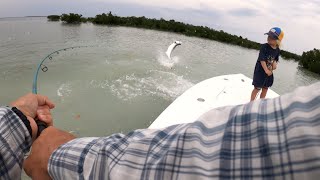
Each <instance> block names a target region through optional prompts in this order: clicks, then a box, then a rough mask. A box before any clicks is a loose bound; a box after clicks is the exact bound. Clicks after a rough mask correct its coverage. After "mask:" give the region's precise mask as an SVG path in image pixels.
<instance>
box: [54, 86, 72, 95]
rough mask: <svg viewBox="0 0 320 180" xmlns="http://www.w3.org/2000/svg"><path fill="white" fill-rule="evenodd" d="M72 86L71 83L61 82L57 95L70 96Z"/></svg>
mask: <svg viewBox="0 0 320 180" xmlns="http://www.w3.org/2000/svg"><path fill="white" fill-rule="evenodd" d="M71 88H72V86H71V84H70V83H64V84H61V85H60V87H59V88H58V90H57V95H58V96H59V97H67V96H70V94H71V93H72V89H71Z"/></svg>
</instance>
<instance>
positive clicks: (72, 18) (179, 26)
mask: <svg viewBox="0 0 320 180" xmlns="http://www.w3.org/2000/svg"><path fill="white" fill-rule="evenodd" d="M48 18H49V17H48ZM61 21H63V22H65V23H81V22H92V23H94V24H101V25H114V26H127V27H136V28H145V29H154V30H160V31H168V32H174V33H179V34H183V35H186V36H193V37H199V38H205V39H210V40H215V41H219V42H223V43H228V44H232V45H237V46H241V47H245V48H249V49H257V50H259V49H260V46H261V44H260V43H257V42H254V41H251V40H248V39H247V38H243V37H241V36H236V35H232V34H229V33H226V32H224V31H222V30H220V31H217V30H214V29H212V28H209V27H203V26H194V25H191V24H185V23H182V22H176V21H175V20H169V21H167V20H164V19H162V18H161V19H160V20H158V19H149V18H146V17H144V16H143V17H119V16H116V15H113V14H112V13H111V12H109V13H108V14H105V13H103V14H99V15H96V17H94V18H84V17H82V15H81V14H80V15H79V14H73V13H70V14H69V15H68V14H63V15H62V16H61ZM315 51H316V50H312V51H309V52H306V53H305V52H304V53H303V56H300V55H298V54H294V53H291V52H288V51H284V50H281V57H282V58H284V59H293V60H295V61H300V64H301V65H302V66H303V67H304V68H306V69H309V70H311V71H313V72H316V73H319V74H320V60H319V58H320V57H319V56H320V55H319V50H317V51H316V52H317V53H315ZM311 52H312V53H315V54H317V56H315V58H314V59H313V61H311V60H310V57H311V55H310V54H312V53H311ZM316 58H318V59H317V60H316Z"/></svg>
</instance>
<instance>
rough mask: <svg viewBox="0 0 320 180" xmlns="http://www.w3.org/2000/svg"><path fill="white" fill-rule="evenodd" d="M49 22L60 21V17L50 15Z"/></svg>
mask: <svg viewBox="0 0 320 180" xmlns="http://www.w3.org/2000/svg"><path fill="white" fill-rule="evenodd" d="M47 18H48V20H49V21H60V16H59V15H50V16H48V17H47Z"/></svg>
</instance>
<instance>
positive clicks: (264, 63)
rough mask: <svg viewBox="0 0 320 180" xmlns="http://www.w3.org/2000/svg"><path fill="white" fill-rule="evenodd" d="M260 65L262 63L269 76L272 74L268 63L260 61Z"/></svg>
mask: <svg viewBox="0 0 320 180" xmlns="http://www.w3.org/2000/svg"><path fill="white" fill-rule="evenodd" d="M260 63H261V66H262V68H263V70H264V72H265V73H266V74H268V75H269V74H270V70H269V69H268V67H267V63H266V61H260Z"/></svg>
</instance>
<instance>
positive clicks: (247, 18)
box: [0, 0, 320, 54]
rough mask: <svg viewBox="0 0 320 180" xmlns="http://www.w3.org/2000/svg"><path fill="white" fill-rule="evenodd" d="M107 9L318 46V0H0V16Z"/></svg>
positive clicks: (289, 45) (298, 46)
mask: <svg viewBox="0 0 320 180" xmlns="http://www.w3.org/2000/svg"><path fill="white" fill-rule="evenodd" d="M108 11H112V12H113V13H114V14H117V15H120V16H146V17H151V18H160V17H163V18H165V19H175V20H178V21H183V22H186V23H191V24H195V25H203V26H209V27H212V28H214V29H218V30H224V31H226V32H229V33H231V34H237V35H241V36H244V37H247V38H249V39H251V40H254V41H257V42H260V43H264V42H265V41H266V37H265V36H264V35H263V34H264V33H265V32H267V31H268V30H269V29H270V28H271V27H274V26H278V27H281V28H282V29H283V30H284V32H285V36H284V40H283V49H285V50H289V51H292V52H295V53H299V54H300V53H302V51H307V50H311V49H313V48H320V0H149V1H148V0H1V2H0V17H17V16H30V15H49V14H62V13H69V12H74V13H80V14H83V15H84V16H95V15H96V14H99V13H103V12H108Z"/></svg>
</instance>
